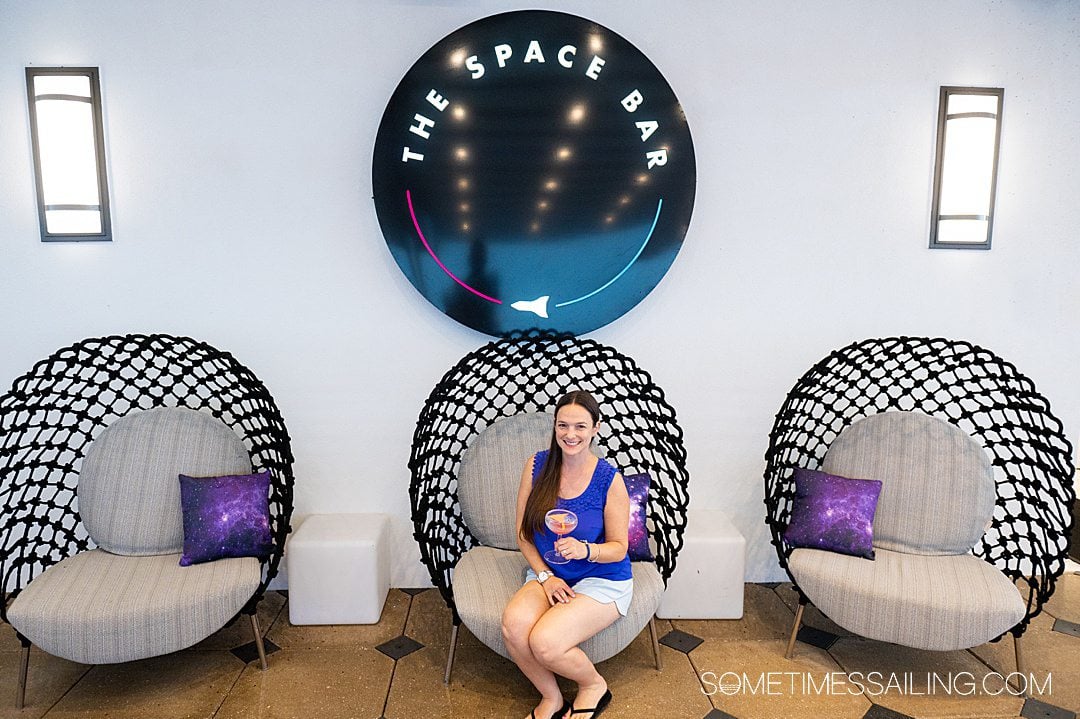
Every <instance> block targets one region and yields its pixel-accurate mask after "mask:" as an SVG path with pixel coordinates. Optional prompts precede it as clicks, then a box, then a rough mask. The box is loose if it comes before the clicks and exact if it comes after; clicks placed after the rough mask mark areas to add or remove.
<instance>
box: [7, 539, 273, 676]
mask: <svg viewBox="0 0 1080 719" xmlns="http://www.w3.org/2000/svg"><path fill="white" fill-rule="evenodd" d="M179 561H180V555H179V554H163V555H156V556H149V557H125V556H119V555H115V554H109V553H108V552H105V551H102V550H100V549H92V550H90V551H88V552H82V553H80V554H76V555H75V556H73V557H68V558H67V559H65V560H64V561H62V562H60V563H59V564H56V565H54V566H52V567H49V569H47V570H46V571H45V572H43V573H42V574H40V575H39V576H37V577H35V578H34V580H33V581H32V582H30V584H29V585H27V587H26V588H25V589H24V590H23V591H22V592H21V593H20V594H19V596H18V597H16V599H15V601H14V602H13V603H12V605H11V607H10V608H9V609H8V620H9V621H10V622H11V625H12V626H13V627H15V629H17V630H18V631H19V632H21V633H22V634H23V636H25V637H27V638H29V639H30V641H31V642H33V643H34V644H36V645H38V646H39V647H40V648H41V649H44V650H45V651H46V652H48V653H49V654H53V655H55V656H58V657H63V658H65V659H70V660H71V661H74V662H81V663H83V664H111V663H114V662H126V661H131V660H134V659H143V658H146V657H152V656H158V655H161V654H167V653H169V652H175V651H178V650H180V649H183V648H185V647H189V646H191V645H192V644H195V643H196V642H199V641H201V640H202V639H205V638H206V637H208V636H209V635H210V634H212V633H214V632H215V631H217V630H218V629H220V628H221V627H223V626H224V625H225V623H226V622H228V621H229V620H230V619H232V618H233V617H234V616H236V614H237V613H238V612H239V611H240V610H241V609H242V608H243V607H244V604H245V603H246V602H247V601H248V600H249V599H251V596H252V594H254V592H255V590H256V588H258V586H259V581H260V580H261V577H262V569H261V567H260V565H259V560H257V559H254V558H251V557H244V558H242V559H220V560H218V561H216V562H207V563H205V564H196V565H194V566H191V567H181V566H179V564H178V563H179Z"/></svg>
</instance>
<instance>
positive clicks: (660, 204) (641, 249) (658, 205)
mask: <svg viewBox="0 0 1080 719" xmlns="http://www.w3.org/2000/svg"><path fill="white" fill-rule="evenodd" d="M663 207H664V198H663V197H661V198H660V200H659V202H657V203H656V216H655V217H653V221H652V227H650V228H649V234H647V235H645V241H644V242H642V243H641V247H639V248H638V251H637V254H635V255H634V256H633V258H632V259H631V260H630V261H629V262H628V263H626V267H624V268H622V269H621V270H620V271H619V274H617V275H615V276H614V277H612V278H611V279H610V280H608V281H607V282H605V283H604V284H603V285H601V286H599V287H597V288H596V289H595V290H593V291H592V292H590V293H589V294H587V295H582V296H581V297H578V298H577V299H573V300H567V301H566V302H558V303H556V304H555V306H556V307H566V306H567V305H572V304H574V303H575V302H581V301H582V300H587V299H589V298H590V297H592V296H593V295H596V294H600V293H601V292H603V291H604V290H606V289H607V288H608V287H611V285H613V284H615V281H616V280H618V279H619V278H620V277H622V276H623V275H625V274H626V271H627V270H628V269H630V265H632V264H634V263H635V262H637V258H639V257H641V253H642V252H644V251H645V245H647V244H649V240H650V239H652V235H653V232H655V231H656V223H657V222H659V221H660V210H661V209H662V208H663Z"/></svg>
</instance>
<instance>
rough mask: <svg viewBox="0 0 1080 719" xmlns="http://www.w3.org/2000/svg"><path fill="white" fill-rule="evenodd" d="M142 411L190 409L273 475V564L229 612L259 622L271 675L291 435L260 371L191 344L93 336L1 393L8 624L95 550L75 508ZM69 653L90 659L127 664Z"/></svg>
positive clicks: (2, 608) (263, 564)
mask: <svg viewBox="0 0 1080 719" xmlns="http://www.w3.org/2000/svg"><path fill="white" fill-rule="evenodd" d="M166 408H167V409H166ZM192 411H194V412H192ZM144 412H146V413H150V412H154V413H170V412H173V413H178V414H181V415H183V414H188V415H190V416H193V417H195V418H196V420H199V421H204V422H207V423H213V424H214V426H215V427H221V430H220V431H224V432H226V433H227V434H229V435H230V437H231V439H230V441H232V442H236V443H237V445H236V446H237V452H238V453H239V454H240V455H246V456H243V457H242V460H243V463H244V464H245V465H246V466H249V467H250V468H251V470H253V471H264V470H265V471H268V472H269V474H270V490H269V505H270V532H271V536H272V540H273V541H272V543H273V548H272V550H271V551H270V553H269V555H268V556H265V558H262V559H261V560H259V559H256V560H254V562H256V564H254V565H252V564H251V563H250V561H251V560H249V563H248V564H245V565H244V566H245V572H246V575H245V576H246V577H247V579H246V580H245V581H246V583H245V584H244V585H243V586H245V587H250V586H254V585H257V586H256V588H255V590H254V591H253V592H252V593H251V594H250V596H247V595H246V594H244V595H242V596H239V597H234V598H233V600H232V601H233V603H234V604H236V605H239V606H240V607H241V610H240V612H233V613H232V614H231V618H235V617H236V616H238V614H239V613H243V614H248V615H249V616H250V618H251V624H252V629H253V632H254V634H255V640H256V645H257V649H258V651H259V656H260V660H261V662H262V666H263V668H265V666H266V658H265V652H264V650H263V644H262V634H261V631H260V628H259V626H258V621H257V619H256V607H257V605H258V603H259V601H260V600H261V599H262V597H263V595H264V593H265V591H266V588H267V585H268V584H269V582H270V581H271V580H272V579H273V578H274V576H275V575H276V574H277V571H278V565H279V563H280V561H281V557H282V554H283V550H284V545H285V538H286V537H287V535H288V533H289V531H290V517H291V515H292V502H293V499H292V488H293V470H292V464H293V455H292V449H291V446H290V440H289V434H288V431H287V430H286V427H285V423H284V421H283V420H282V417H281V413H280V412H279V410H278V407H277V405H276V404H275V402H274V399H273V397H271V395H270V393H269V391H268V390H267V388H266V386H265V385H264V384H263V383H262V382H261V381H260V380H259V379H258V378H257V377H256V376H255V375H254V374H253V373H252V372H251V370H249V369H248V368H246V367H245V366H243V365H242V364H240V363H239V362H238V361H237V360H236V359H235V358H234V357H233V356H232V355H231V354H229V353H227V352H223V351H221V350H218V349H215V348H214V347H212V346H210V345H208V344H206V343H204V342H199V341H197V340H193V339H190V338H187V337H174V336H169V335H161V334H157V335H140V334H135V335H127V336H110V337H99V338H90V339H86V340H83V341H81V342H78V343H76V344H73V345H71V346H69V347H65V348H63V349H60V350H58V351H57V352H55V353H54V354H53V355H51V356H50V357H48V358H46V359H44V360H42V361H40V362H38V363H37V364H35V365H34V367H33V368H32V369H31V370H30V371H29V372H27V373H26V374H24V375H23V376H21V377H19V378H18V379H16V380H15V381H14V382H13V384H12V385H11V389H10V390H9V391H8V392H7V394H5V395H3V396H2V397H0V507H2V508H3V509H2V520H0V617H2V618H3V619H4V621H6V622H8V623H11V620H10V619H9V612H11V611H13V610H12V603H13V602H16V601H17V600H18V598H19V597H20V595H22V594H24V593H25V592H26V591H27V588H28V586H29V585H30V583H31V582H32V581H33V580H34V579H35V578H38V577H39V576H41V575H43V574H44V573H45V572H46V570H48V569H49V568H50V567H53V566H54V565H57V564H59V563H61V562H64V561H66V560H70V559H74V558H76V555H80V554H82V553H87V554H89V553H91V552H90V551H89V550H94V551H97V550H96V549H95V544H96V542H95V541H94V539H92V538H91V533H90V532H88V529H87V527H86V526H85V523H84V516H83V515H82V514H80V510H79V507H78V503H79V499H78V497H79V494H78V492H79V479H80V472H81V471H82V469H83V466H84V459H85V458H86V456H87V453H88V451H92V445H93V443H94V441H95V439H96V438H99V436H102V434H103V433H106V430H107V429H108V428H109V427H110V425H113V424H114V422H117V421H120V420H122V421H124V422H129V421H131V420H133V419H137V418H138V416H139V415H140V414H143V413H144ZM207 415H210V416H212V418H213V419H211V418H210V417H207ZM230 430H231V431H230ZM106 434H107V433H106ZM99 446H100V445H99ZM173 479H174V480H175V475H173ZM85 509H86V508H84V510H85ZM144 554H148V552H144ZM223 561H225V562H230V561H233V560H223ZM171 564H172V565H175V564H176V561H175V559H173V560H172V561H171ZM210 564H215V563H214V562H211V563H210ZM197 568H198V567H197V566H196V567H186V568H183V567H182V568H181V569H182V570H183V569H197ZM189 576H195V575H194V574H192V575H189ZM242 591H244V592H247V591H249V590H246V589H244V590H242ZM27 596H29V595H27ZM245 597H246V600H245ZM227 621H229V620H226V623H227ZM19 638H20V640H21V642H22V644H23V647H24V652H23V664H22V667H21V673H20V682H19V694H18V700H19V703H20V705H21V703H22V701H23V698H24V694H25V680H26V670H27V659H28V657H29V647H30V643H31V642H30V639H28V638H27V637H26V636H23V634H22V633H21V632H20V633H19ZM35 643H36V642H35ZM42 648H43V649H46V651H48V649H47V648H46V647H42ZM172 650H175V649H168V650H166V651H172ZM161 653H165V652H161ZM58 655H59V656H64V655H63V654H58ZM150 655H152V654H145V653H144V654H142V655H140V656H150ZM65 658H69V659H73V660H75V661H80V662H83V663H107V662H111V661H126V660H127V658H124V657H121V658H114V659H110V658H106V659H104V660H102V661H100V662H99V661H88V660H86V659H84V658H75V657H71V656H67V657H65ZM136 658H138V657H136Z"/></svg>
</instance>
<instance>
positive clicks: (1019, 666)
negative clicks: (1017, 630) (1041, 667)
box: [1013, 634, 1028, 697]
mask: <svg viewBox="0 0 1080 719" xmlns="http://www.w3.org/2000/svg"><path fill="white" fill-rule="evenodd" d="M1022 646H1023V645H1022V643H1021V641H1020V637H1018V636H1016V635H1015V634H1014V635H1013V651H1014V652H1016V673H1017V674H1019V675H1020V679H1018V681H1019V682H1020V684H1021V685H1022V688H1023V689H1024V694H1023V696H1024V697H1027V685H1028V682H1027V676H1028V675H1027V662H1026V661H1024V653H1023V651H1022V650H1021V647H1022ZM1018 688H1020V687H1018Z"/></svg>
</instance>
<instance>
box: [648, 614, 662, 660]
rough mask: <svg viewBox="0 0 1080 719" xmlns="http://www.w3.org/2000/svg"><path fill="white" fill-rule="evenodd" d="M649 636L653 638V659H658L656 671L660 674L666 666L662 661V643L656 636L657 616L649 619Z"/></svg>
mask: <svg viewBox="0 0 1080 719" xmlns="http://www.w3.org/2000/svg"><path fill="white" fill-rule="evenodd" d="M649 635H650V636H651V637H652V651H653V657H654V658H655V659H656V671H658V672H660V671H663V670H664V665H663V663H662V662H661V661H660V642H659V640H658V639H657V636H656V615H655V614H654V615H653V616H652V617H650V618H649Z"/></svg>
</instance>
